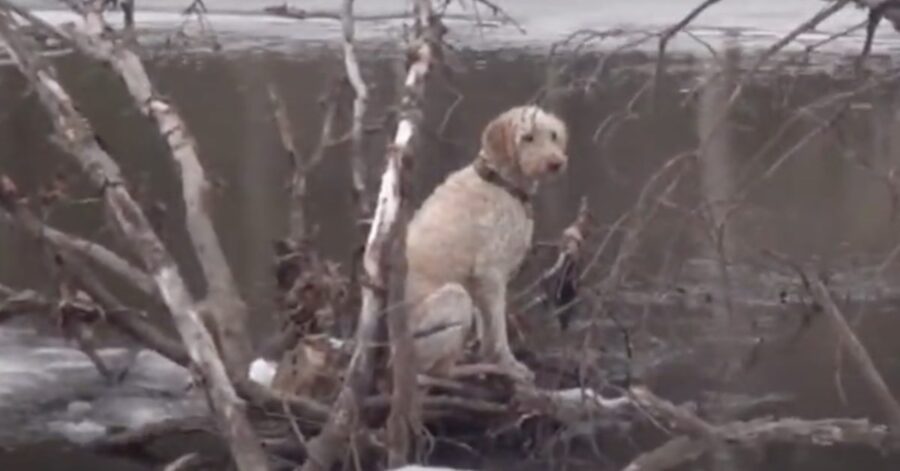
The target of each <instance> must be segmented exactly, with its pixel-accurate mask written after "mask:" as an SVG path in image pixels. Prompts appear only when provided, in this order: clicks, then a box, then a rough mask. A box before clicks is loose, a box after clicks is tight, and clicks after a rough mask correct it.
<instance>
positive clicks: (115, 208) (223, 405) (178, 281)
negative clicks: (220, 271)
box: [0, 8, 268, 470]
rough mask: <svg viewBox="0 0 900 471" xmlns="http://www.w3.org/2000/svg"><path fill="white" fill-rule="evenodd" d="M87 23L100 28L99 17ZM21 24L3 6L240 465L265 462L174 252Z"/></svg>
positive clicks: (257, 466) (73, 151) (28, 73)
mask: <svg viewBox="0 0 900 471" xmlns="http://www.w3.org/2000/svg"><path fill="white" fill-rule="evenodd" d="M96 21H97V18H96V17H93V18H91V21H88V23H91V22H96ZM88 28H91V30H92V31H99V30H100V28H99V27H98V25H96V24H94V25H93V26H91V25H89V26H88ZM19 30H20V26H19V25H18V24H17V23H16V20H15V18H14V17H13V14H12V13H11V12H10V11H9V10H7V9H2V8H0V36H2V37H3V39H4V41H5V43H6V47H7V48H8V49H9V52H10V54H11V56H12V58H13V61H14V62H15V63H16V64H17V65H18V67H19V69H20V70H21V72H22V73H23V74H24V75H25V77H26V78H27V79H28V80H29V82H30V83H31V84H32V86H33V87H34V88H35V89H36V90H37V94H38V98H39V99H40V102H41V103H42V104H43V105H44V107H45V108H46V110H47V112H48V114H49V115H50V119H51V121H52V123H53V126H54V129H55V131H56V133H57V134H58V135H59V137H60V138H61V141H62V142H63V144H64V146H65V147H66V150H67V151H68V153H69V154H70V155H71V156H72V157H73V158H74V160H75V161H76V162H77V163H79V164H80V165H81V167H82V169H83V170H84V172H85V173H86V174H87V176H88V177H89V179H90V181H91V182H92V183H93V184H94V185H95V186H96V187H97V188H99V189H102V191H103V199H104V201H105V203H106V207H107V209H108V210H109V214H110V216H111V217H112V218H113V220H114V221H115V222H116V224H117V225H118V227H119V229H120V230H121V232H122V234H123V235H124V236H125V237H126V239H127V240H128V241H129V242H130V243H131V245H132V248H133V249H134V250H135V251H136V252H137V253H138V254H139V256H140V258H141V259H142V261H143V263H144V266H145V267H146V268H147V270H148V272H149V273H150V274H151V276H152V277H153V279H154V280H155V282H156V285H157V288H158V289H159V291H160V293H161V295H162V297H163V300H164V301H165V304H166V306H167V307H168V308H169V311H170V312H171V313H172V316H173V317H174V319H175V325H176V327H177V329H178V332H179V334H181V337H182V341H183V342H184V344H185V345H186V346H187V350H188V354H189V355H190V357H191V360H192V363H193V364H194V365H196V367H197V373H199V374H200V375H201V376H202V379H203V384H204V386H205V387H206V392H207V393H208V397H209V400H210V405H211V408H212V410H213V412H214V414H215V415H216V418H217V420H218V426H219V429H220V430H221V431H222V433H223V434H224V435H225V436H226V438H227V441H228V443H229V446H230V447H231V451H232V457H233V459H234V460H235V462H236V463H237V465H238V468H239V469H241V470H265V469H268V464H267V461H266V457H265V454H264V453H263V451H262V448H261V447H260V444H259V441H258V440H257V438H256V434H255V432H254V431H253V429H252V428H251V427H250V424H249V422H248V421H247V418H246V416H245V414H244V405H243V402H242V401H241V400H240V398H239V397H238V396H237V394H236V393H235V390H234V387H233V386H232V384H231V382H230V381H229V378H228V374H227V372H226V369H225V366H224V365H223V363H222V360H221V359H220V358H219V356H218V353H217V351H216V346H215V343H214V342H213V339H212V336H211V335H210V334H209V332H208V331H207V330H206V327H205V326H204V325H203V322H202V320H201V319H202V315H201V313H200V310H199V309H198V306H197V304H196V303H195V301H194V299H193V296H192V295H191V294H190V292H189V291H188V290H187V288H186V286H185V283H184V281H183V279H182V277H181V274H180V272H179V270H178V267H177V265H176V263H175V260H174V259H173V258H172V256H171V254H169V252H168V251H167V250H166V248H165V247H164V246H163V244H162V242H161V241H160V240H159V238H158V237H157V235H156V234H155V233H154V232H153V229H152V227H151V226H150V223H149V221H148V220H147V218H146V216H145V215H144V213H143V211H142V210H141V208H140V206H139V205H138V204H137V203H136V202H135V201H134V199H133V198H132V197H131V195H130V194H129V193H128V191H127V190H126V189H125V186H124V184H123V178H122V176H121V172H120V170H119V166H118V165H117V164H116V163H115V161H114V160H113V159H112V158H111V157H110V156H109V154H107V153H106V151H105V150H104V149H103V148H102V146H101V145H100V144H99V143H98V142H97V138H96V135H95V133H94V131H93V129H92V128H91V126H90V123H89V122H88V121H87V120H86V119H85V118H84V117H83V116H82V115H81V114H80V113H79V112H78V111H77V109H76V107H75V104H74V102H73V101H72V99H71V97H70V96H69V94H68V93H67V92H66V91H65V89H64V88H63V87H62V85H61V84H60V82H59V80H58V79H57V78H56V71H55V69H54V68H53V67H52V66H51V65H50V64H48V63H46V62H45V61H43V60H42V58H41V57H40V56H39V55H38V54H37V53H36V52H35V50H34V48H33V46H32V45H31V44H29V43H30V41H29V40H28V39H27V38H26V37H25V36H23V35H22V34H21V32H20V31H19Z"/></svg>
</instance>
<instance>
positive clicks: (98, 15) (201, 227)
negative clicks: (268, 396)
mask: <svg viewBox="0 0 900 471" xmlns="http://www.w3.org/2000/svg"><path fill="white" fill-rule="evenodd" d="M80 13H81V14H82V15H83V16H84V30H83V31H76V30H73V31H72V37H73V38H74V39H75V43H76V45H77V47H78V48H79V49H80V50H81V51H82V52H84V53H85V54H87V55H89V56H91V57H94V58H95V59H97V60H100V61H103V62H105V63H107V64H109V65H110V66H111V67H112V69H113V70H114V71H115V72H116V73H117V74H118V75H119V77H120V78H121V79H122V81H123V82H124V83H125V85H126V87H127V88H128V91H129V92H130V94H131V96H132V97H133V99H134V102H135V104H136V105H137V106H138V108H139V109H140V111H141V112H142V113H144V114H145V115H147V116H148V117H151V118H153V119H154V120H155V122H156V125H157V127H158V128H159V132H160V134H161V135H162V136H163V138H165V140H166V143H167V144H168V145H169V149H170V152H171V155H172V158H173V159H174V161H175V163H177V164H178V168H179V170H180V176H181V183H182V193H183V196H184V204H185V211H186V213H185V223H186V225H187V230H188V234H189V236H190V239H191V243H192V244H193V246H194V251H195V253H196V256H197V260H198V261H199V262H200V266H201V267H202V269H203V274H204V276H205V278H206V282H207V296H206V299H204V300H203V303H204V308H205V309H208V310H209V311H210V312H211V313H212V315H213V317H214V319H215V323H214V324H215V326H216V329H217V330H218V332H217V334H218V335H217V338H218V341H219V342H221V346H222V354H223V355H224V358H225V362H226V365H227V367H228V369H229V372H230V374H231V376H233V377H243V376H246V374H247V366H248V365H249V364H250V357H251V355H252V349H251V347H250V339H249V336H248V335H247V306H246V305H245V304H244V301H243V300H242V299H241V297H240V294H239V291H238V288H237V284H236V283H235V281H234V277H233V276H232V273H231V268H230V267H229V265H228V261H227V259H226V258H225V254H224V252H223V251H222V247H221V244H220V243H219V238H218V235H217V234H216V230H215V227H214V226H213V223H212V220H211V218H210V215H209V212H210V210H211V207H210V202H211V198H212V195H211V194H210V190H211V186H210V184H209V181H208V180H207V178H206V175H205V172H204V170H203V166H202V165H201V164H200V159H199V157H198V155H197V146H196V143H195V141H194V138H193V136H192V135H191V134H190V131H189V130H188V128H187V126H186V124H185V123H184V121H183V120H182V119H181V117H180V116H179V114H178V112H177V111H176V110H175V108H174V107H173V106H172V105H171V104H170V103H168V102H167V101H166V100H165V99H164V98H163V97H162V95H160V94H159V93H158V92H157V91H156V90H155V89H154V86H153V84H152V82H151V81H150V78H149V77H148V76H147V72H146V70H145V69H144V65H143V64H142V63H141V60H140V58H139V57H138V56H137V54H135V53H134V52H132V51H131V50H130V49H129V48H128V47H127V46H126V45H125V44H123V43H121V42H119V43H116V42H114V41H113V40H109V39H105V38H104V37H103V36H102V35H101V34H102V32H103V30H104V28H105V27H106V25H105V22H104V19H103V14H102V12H101V10H100V7H99V4H98V3H97V2H96V1H94V2H93V3H92V4H91V6H88V7H85V8H83V9H81V11H80Z"/></svg>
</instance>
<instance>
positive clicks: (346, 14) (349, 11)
mask: <svg viewBox="0 0 900 471" xmlns="http://www.w3.org/2000/svg"><path fill="white" fill-rule="evenodd" d="M341 29H342V30H343V34H344V68H345V69H346V71H347V79H348V80H349V81H350V84H351V85H352V86H353V91H354V92H355V94H356V97H355V98H354V100H353V125H352V128H351V131H350V136H351V142H352V147H353V150H352V153H351V156H350V162H351V168H352V169H353V198H354V200H355V201H356V206H357V214H359V216H360V217H363V218H365V217H366V216H368V214H369V211H370V209H369V200H368V198H367V197H366V171H365V170H366V168H365V156H364V155H363V137H364V134H363V119H364V118H365V115H366V107H367V105H368V102H369V90H368V87H366V82H365V81H364V80H363V77H362V72H360V69H359V61H358V60H357V59H356V52H355V51H354V48H353V36H354V26H353V0H343V9H342V10H341Z"/></svg>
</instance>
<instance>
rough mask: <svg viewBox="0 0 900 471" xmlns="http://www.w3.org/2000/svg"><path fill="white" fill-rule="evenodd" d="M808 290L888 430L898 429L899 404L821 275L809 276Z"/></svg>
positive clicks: (899, 431)
mask: <svg viewBox="0 0 900 471" xmlns="http://www.w3.org/2000/svg"><path fill="white" fill-rule="evenodd" d="M812 290H813V295H814V296H815V298H816V301H817V302H818V303H819V304H820V305H821V306H822V307H823V308H824V309H825V314H826V316H827V317H828V319H829V320H830V322H831V325H832V326H833V327H834V329H835V330H836V331H837V334H838V336H840V338H841V344H842V345H844V346H845V347H846V348H847V353H849V354H850V358H852V359H853V362H854V363H856V366H857V368H859V370H860V373H861V374H862V377H863V379H864V380H865V382H866V383H867V384H868V385H869V389H871V390H872V393H873V394H874V395H875V397H876V398H877V399H878V403H879V405H880V406H881V408H882V409H883V410H884V413H885V414H886V415H887V419H888V423H889V424H890V425H891V432H893V433H894V434H898V433H900V404H898V403H897V399H896V398H895V397H894V395H893V394H892V393H891V390H890V389H889V388H888V386H887V384H885V382H884V378H882V377H881V374H880V373H879V372H878V368H876V367H875V363H874V362H873V361H872V357H871V356H869V353H868V351H866V347H864V346H863V344H862V343H861V342H860V341H859V339H858V338H857V337H856V334H854V333H853V329H851V328H850V325H849V324H847V320H846V319H844V315H843V314H842V313H841V310H840V308H839V307H838V306H837V304H836V303H835V302H834V298H833V297H832V296H831V293H830V292H829V291H828V288H827V287H826V286H825V283H824V282H823V281H822V278H821V277H819V276H817V277H815V278H814V279H813V280H812Z"/></svg>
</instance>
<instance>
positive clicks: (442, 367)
mask: <svg viewBox="0 0 900 471" xmlns="http://www.w3.org/2000/svg"><path fill="white" fill-rule="evenodd" d="M473 308H474V307H473V303H472V298H471V297H470V296H469V293H467V292H466V290H465V289H464V288H463V287H462V286H460V285H458V284H455V283H451V284H447V285H444V286H443V287H441V288H440V289H438V290H437V291H435V292H433V293H431V294H430V295H428V297H426V298H425V300H424V301H422V303H420V304H419V305H418V306H416V307H415V308H414V309H418V310H420V313H419V315H417V316H415V318H416V319H417V322H416V325H415V326H412V327H413V332H412V333H413V343H414V346H415V351H416V361H417V362H418V366H419V371H421V372H423V373H427V374H431V375H435V376H443V375H446V374H448V373H449V371H450V369H451V368H453V366H455V365H456V363H457V362H458V361H459V360H460V358H461V357H462V354H463V351H464V350H465V346H466V340H467V339H468V337H469V333H470V331H471V329H472V321H473V313H472V310H473Z"/></svg>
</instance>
